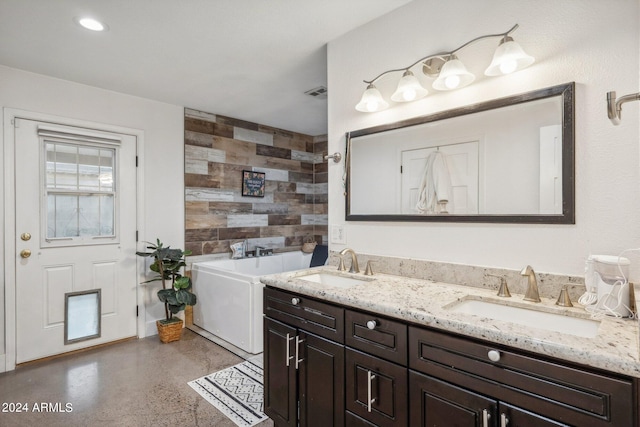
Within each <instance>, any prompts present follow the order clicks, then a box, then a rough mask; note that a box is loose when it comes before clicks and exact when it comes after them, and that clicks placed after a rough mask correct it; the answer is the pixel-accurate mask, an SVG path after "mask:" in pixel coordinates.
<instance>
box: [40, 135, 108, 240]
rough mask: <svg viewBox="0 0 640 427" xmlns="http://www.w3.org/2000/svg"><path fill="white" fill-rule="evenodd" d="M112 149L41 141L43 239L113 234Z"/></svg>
mask: <svg viewBox="0 0 640 427" xmlns="http://www.w3.org/2000/svg"><path fill="white" fill-rule="evenodd" d="M115 151H116V149H115V148H105V147H97V146H93V145H82V144H72V143H60V142H52V141H46V142H45V171H46V173H45V191H46V192H47V195H46V203H47V206H46V218H47V226H46V229H47V239H55V238H66V239H68V238H82V237H100V236H114V235H115V196H116V194H115V188H116V186H115V174H114V170H115Z"/></svg>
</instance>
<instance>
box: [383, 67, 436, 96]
mask: <svg viewBox="0 0 640 427" xmlns="http://www.w3.org/2000/svg"><path fill="white" fill-rule="evenodd" d="M428 93H429V92H428V91H427V90H426V89H425V88H424V87H423V86H422V85H421V84H420V82H419V81H418V78H417V77H416V76H414V75H413V73H412V72H411V71H409V70H407V71H405V72H404V74H403V75H402V78H401V79H400V81H399V82H398V88H397V89H396V91H395V92H394V93H393V95H391V100H392V101H395V102H410V101H415V100H417V99H420V98H424V97H425V96H427V94H428Z"/></svg>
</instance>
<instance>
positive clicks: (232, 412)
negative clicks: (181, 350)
mask: <svg viewBox="0 0 640 427" xmlns="http://www.w3.org/2000/svg"><path fill="white" fill-rule="evenodd" d="M263 381H264V380H263V370H262V368H261V367H260V366H258V365H256V364H255V363H252V362H250V361H246V362H242V363H240V364H238V365H235V366H232V367H230V368H227V369H223V370H221V371H218V372H214V373H213V374H209V375H205V376H204V377H202V378H198V379H197V380H193V381H189V383H188V384H189V385H190V386H191V387H192V388H193V389H194V390H195V391H197V392H198V393H199V394H200V395H201V396H202V397H204V398H205V399H206V400H207V401H208V402H209V403H211V404H212V405H213V406H215V407H216V408H217V409H218V410H219V411H220V412H222V413H223V414H225V415H226V416H227V417H229V419H231V421H233V422H234V423H236V424H237V425H238V426H241V427H250V426H254V425H256V424H258V423H259V422H261V421H264V420H266V419H267V418H268V417H267V416H266V415H265V414H264V413H263V412H262V410H263V399H264V391H263V390H264V389H263V386H262V384H263Z"/></svg>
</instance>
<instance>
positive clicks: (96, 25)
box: [73, 18, 109, 31]
mask: <svg viewBox="0 0 640 427" xmlns="http://www.w3.org/2000/svg"><path fill="white" fill-rule="evenodd" d="M73 20H74V21H75V22H76V23H77V24H78V25H80V26H81V27H83V28H86V29H87V30H91V31H107V30H108V29H109V27H108V26H107V24H104V23H102V22H100V21H98V20H97V19H93V18H74V19H73Z"/></svg>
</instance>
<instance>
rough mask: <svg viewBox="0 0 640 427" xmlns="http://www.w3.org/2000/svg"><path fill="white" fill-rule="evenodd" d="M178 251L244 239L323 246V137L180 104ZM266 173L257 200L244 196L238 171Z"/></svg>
mask: <svg viewBox="0 0 640 427" xmlns="http://www.w3.org/2000/svg"><path fill="white" fill-rule="evenodd" d="M184 129H185V136H184V142H185V177H184V180H185V209H186V212H185V222H186V224H185V248H186V249H189V250H191V251H192V252H193V255H194V256H195V255H209V254H224V253H231V249H230V247H229V245H231V244H233V243H236V242H239V241H243V240H247V241H248V247H249V250H252V249H254V248H255V246H263V247H266V248H273V249H274V252H285V251H293V250H299V249H300V247H301V246H302V243H304V241H305V239H306V238H308V237H310V238H312V239H313V240H315V241H316V242H318V243H321V244H327V235H328V231H327V213H328V211H327V203H328V187H327V161H326V160H324V155H326V154H327V138H326V136H321V137H313V136H309V135H303V134H300V133H295V132H290V131H286V130H283V129H277V128H273V127H269V126H263V125H259V124H256V123H250V122H245V121H242V120H237V119H233V118H229V117H224V116H220V115H215V114H211V113H206V112H201V111H197V110H192V109H185V118H184ZM243 170H252V171H256V172H264V173H265V174H266V188H265V196H264V197H259V198H257V197H243V196H242V192H241V189H242V188H241V187H242V171H243Z"/></svg>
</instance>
